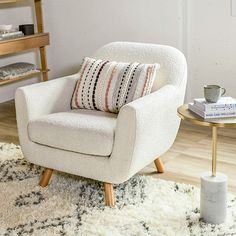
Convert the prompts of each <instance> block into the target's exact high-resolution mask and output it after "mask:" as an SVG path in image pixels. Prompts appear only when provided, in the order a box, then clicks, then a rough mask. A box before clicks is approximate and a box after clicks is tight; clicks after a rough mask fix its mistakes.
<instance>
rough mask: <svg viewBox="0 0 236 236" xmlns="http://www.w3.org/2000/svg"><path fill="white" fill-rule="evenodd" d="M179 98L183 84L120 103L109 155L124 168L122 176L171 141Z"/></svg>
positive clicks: (157, 153) (143, 164) (147, 162)
mask: <svg viewBox="0 0 236 236" xmlns="http://www.w3.org/2000/svg"><path fill="white" fill-rule="evenodd" d="M183 99H184V86H183V88H181V87H179V86H174V85H166V86H164V87H162V88H161V89H160V90H158V91H156V92H154V93H151V94H150V95H148V96H145V97H142V98H140V99H137V100H135V101H133V102H131V103H129V104H127V105H125V106H124V107H122V109H121V110H120V113H119V115H118V121H117V128H116V136H115V144H114V149H113V153H112V156H111V158H112V161H114V162H115V165H114V166H116V168H117V169H120V170H121V169H126V170H125V171H124V173H123V175H124V178H125V179H128V178H129V177H130V176H132V175H133V174H134V173H136V172H137V171H139V170H140V169H142V168H143V167H145V166H146V165H148V164H150V163H151V162H152V161H153V160H155V159H156V158H158V157H159V156H160V155H162V154H163V153H164V152H166V151H167V150H168V149H169V148H170V146H171V145H172V144H173V142H174V139H175V137H176V134H177V131H178V128H179V122H180V119H179V118H178V116H177V111H176V110H177V108H178V106H180V105H181V104H182V103H183ZM120 165H122V168H121V167H120ZM124 166H126V168H124ZM114 171H115V170H114ZM116 171H117V170H116ZM127 173H128V174H127ZM125 176H126V177H125Z"/></svg>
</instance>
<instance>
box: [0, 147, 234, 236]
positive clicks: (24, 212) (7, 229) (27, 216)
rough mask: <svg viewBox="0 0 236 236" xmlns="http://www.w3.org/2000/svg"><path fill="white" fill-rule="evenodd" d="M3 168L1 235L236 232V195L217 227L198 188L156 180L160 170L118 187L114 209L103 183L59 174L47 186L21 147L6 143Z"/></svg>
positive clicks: (193, 235) (147, 235) (211, 235)
mask: <svg viewBox="0 0 236 236" xmlns="http://www.w3.org/2000/svg"><path fill="white" fill-rule="evenodd" d="M2 158H3V159H2ZM0 170H1V171H0V189H1V191H0V202H1V209H0V235H4V236H13V235H19V236H20V235H21V236H31V235H32V236H44V235H45V236H59V235H60V236H62V235H65V236H172V235H173V236H200V235H204V236H216V235H218V236H220V235H222V236H223V235H225V236H227V235H228V236H229V235H232V236H233V235H236V197H235V196H233V195H231V194H229V195H228V209H227V219H226V221H225V223H224V224H220V225H213V224H206V223H204V222H203V221H202V220H201V218H200V212H199V196H200V195H199V189H198V188H196V187H194V186H192V185H186V184H180V183H176V182H171V181H165V180H161V179H156V178H153V177H154V176H156V177H157V174H153V177H151V176H142V175H136V176H134V177H133V178H131V179H130V180H129V181H126V182H125V183H123V184H119V185H115V186H114V191H115V195H116V206H115V208H110V207H105V206H104V189H103V184H102V183H101V182H97V181H91V180H89V179H83V178H80V177H78V176H73V175H66V174H62V173H60V172H54V173H53V175H52V179H51V181H50V184H49V185H48V187H46V188H41V187H40V186H39V185H38V182H39V176H40V174H41V172H42V168H40V167H38V166H36V165H31V164H30V163H29V162H27V161H26V160H25V159H24V158H23V156H22V153H21V150H20V147H19V146H15V145H9V144H4V143H0ZM160 176H161V175H160Z"/></svg>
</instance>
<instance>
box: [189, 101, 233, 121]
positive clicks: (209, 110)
mask: <svg viewBox="0 0 236 236" xmlns="http://www.w3.org/2000/svg"><path fill="white" fill-rule="evenodd" d="M188 109H189V110H191V111H192V112H194V113H196V114H197V115H199V116H201V117H202V118H204V119H211V118H225V117H236V99H234V98H232V97H222V98H220V99H219V101H218V102H217V103H209V102H206V100H205V98H196V99H194V102H193V103H189V104H188Z"/></svg>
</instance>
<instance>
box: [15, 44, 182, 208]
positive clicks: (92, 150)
mask: <svg viewBox="0 0 236 236" xmlns="http://www.w3.org/2000/svg"><path fill="white" fill-rule="evenodd" d="M92 57H93V58H94V59H102V60H108V61H118V62H129V63H130V62H139V63H158V64H160V69H159V70H158V71H157V75H156V78H155V81H154V85H153V88H152V92H151V93H150V94H149V95H146V96H143V97H141V98H139V99H137V100H134V101H132V102H130V103H127V104H125V105H124V106H123V107H122V108H121V109H120V111H119V113H118V115H116V114H113V113H108V112H101V111H97V110H85V109H77V110H71V106H70V105H71V97H72V94H73V91H74V87H75V84H76V83H77V81H78V79H79V78H80V73H77V74H74V75H71V76H66V77H63V78H59V79H55V80H51V81H47V82H43V83H39V84H33V85H29V86H25V87H21V88H18V89H17V91H16V98H15V101H16V114H17V124H18V131H19V138H20V144H21V148H22V151H23V154H24V156H25V158H26V159H27V160H28V161H29V162H31V163H33V164H36V165H39V166H43V167H45V171H44V173H43V175H42V177H41V180H40V186H42V187H46V186H47V185H48V183H49V180H50V178H51V175H52V173H53V170H58V171H62V172H65V173H69V174H74V175H79V176H82V177H85V178H89V179H94V180H97V181H101V182H103V183H104V190H105V204H106V205H107V206H114V205H115V196H114V193H113V184H120V183H123V182H125V181H126V180H128V179H129V178H131V177H132V176H133V175H134V174H136V173H137V172H139V171H140V170H141V169H143V168H144V167H146V166H147V165H149V164H150V163H152V162H153V161H154V162H155V165H156V168H157V171H158V172H160V173H162V172H163V171H164V167H163V164H162V162H161V160H160V158H158V157H161V156H162V155H163V154H164V153H165V152H166V151H167V150H168V149H169V148H170V147H171V146H172V144H173V142H174V140H175V138H176V135H177V132H178V129H179V124H180V119H179V118H178V116H177V113H176V111H177V108H178V107H179V106H180V105H182V104H183V100H184V96H185V88H186V81H187V64H186V60H185V57H184V55H183V54H182V53H181V52H180V51H179V50H177V49H175V48H173V47H169V46H165V45H155V44H142V43H130V42H114V43H110V44H107V45H105V46H103V47H102V48H100V49H98V50H97V52H96V53H95V54H94V55H93V56H92Z"/></svg>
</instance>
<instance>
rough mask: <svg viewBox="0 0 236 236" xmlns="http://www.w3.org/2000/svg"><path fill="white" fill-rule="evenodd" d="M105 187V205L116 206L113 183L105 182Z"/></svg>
mask: <svg viewBox="0 0 236 236" xmlns="http://www.w3.org/2000/svg"><path fill="white" fill-rule="evenodd" d="M104 189H105V205H106V206H110V207H113V206H115V197H114V191H113V185H112V184H110V183H104Z"/></svg>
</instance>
